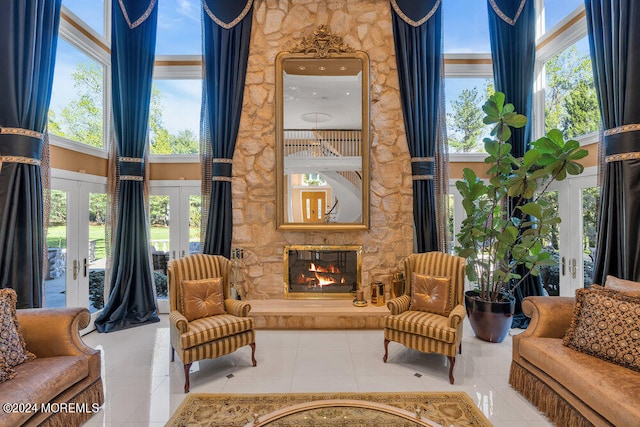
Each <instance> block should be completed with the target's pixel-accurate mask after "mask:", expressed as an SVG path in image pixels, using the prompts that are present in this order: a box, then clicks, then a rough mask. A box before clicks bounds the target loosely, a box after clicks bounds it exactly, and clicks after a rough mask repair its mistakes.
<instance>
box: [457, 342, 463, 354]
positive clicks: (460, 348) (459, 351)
mask: <svg viewBox="0 0 640 427" xmlns="http://www.w3.org/2000/svg"><path fill="white" fill-rule="evenodd" d="M458 354H462V343H460V347H459V348H458Z"/></svg>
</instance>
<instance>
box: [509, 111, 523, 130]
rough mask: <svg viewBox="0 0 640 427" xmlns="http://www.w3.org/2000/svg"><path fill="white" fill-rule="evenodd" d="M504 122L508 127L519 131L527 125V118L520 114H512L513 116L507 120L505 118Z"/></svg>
mask: <svg viewBox="0 0 640 427" xmlns="http://www.w3.org/2000/svg"><path fill="white" fill-rule="evenodd" d="M505 122H506V123H507V124H508V125H509V126H511V127H514V128H516V129H519V128H522V127H525V126H526V125H527V117H526V116H524V115H522V114H514V116H513V117H510V118H509V119H507V118H506V117H505Z"/></svg>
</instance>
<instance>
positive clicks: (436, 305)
mask: <svg viewBox="0 0 640 427" xmlns="http://www.w3.org/2000/svg"><path fill="white" fill-rule="evenodd" d="M450 289H451V277H435V276H427V275H423V274H417V273H413V274H412V275H411V303H410V304H409V310H415V311H426V312H429V313H435V314H440V315H442V316H448V315H449V313H450V312H451V310H452V308H453V294H452V293H451V292H450Z"/></svg>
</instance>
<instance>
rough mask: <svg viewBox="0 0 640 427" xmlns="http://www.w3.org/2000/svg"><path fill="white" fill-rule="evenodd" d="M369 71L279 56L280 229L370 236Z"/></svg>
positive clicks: (364, 66)
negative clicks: (353, 231) (367, 233)
mask: <svg viewBox="0 0 640 427" xmlns="http://www.w3.org/2000/svg"><path fill="white" fill-rule="evenodd" d="M368 67H369V63H368V58H367V56H366V54H364V53H363V52H353V53H339V54H333V55H331V57H330V58H317V57H314V56H313V55H309V54H304V53H295V54H294V53H288V52H283V53H281V54H280V55H278V59H277V66H276V70H277V73H278V76H277V77H278V79H277V82H278V83H277V86H278V87H277V94H278V96H277V100H278V104H279V105H278V123H277V141H278V144H277V145H278V147H277V149H278V171H277V173H278V176H277V178H278V179H277V181H278V183H277V185H278V189H277V190H278V201H277V203H278V215H277V217H278V228H280V229H366V228H368V203H369V197H368V191H369V186H368V177H369V174H368V150H369V143H368V139H369V131H368V128H369V94H368V87H369V86H368V84H369V69H368Z"/></svg>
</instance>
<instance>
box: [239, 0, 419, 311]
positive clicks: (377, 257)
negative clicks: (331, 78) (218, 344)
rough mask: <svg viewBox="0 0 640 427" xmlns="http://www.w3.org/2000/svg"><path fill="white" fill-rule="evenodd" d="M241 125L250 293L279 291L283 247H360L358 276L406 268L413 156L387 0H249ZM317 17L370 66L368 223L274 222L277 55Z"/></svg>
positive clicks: (242, 226)
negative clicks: (319, 226) (281, 225)
mask: <svg viewBox="0 0 640 427" xmlns="http://www.w3.org/2000/svg"><path fill="white" fill-rule="evenodd" d="M254 7H255V10H254V18H253V19H254V22H253V28H252V34H251V46H250V52H249V66H248V72H247V79H246V87H245V97H244V106H243V112H242V118H241V121H240V132H239V135H238V142H237V145H236V152H235V156H234V158H233V208H234V209H233V226H234V233H233V246H234V247H240V248H243V249H244V255H245V258H244V264H245V266H246V268H245V275H244V276H245V277H244V278H245V280H246V287H247V298H248V299H270V298H283V295H284V290H283V278H284V264H283V247H284V246H285V245H289V244H326V245H346V244H349V245H351V244H355V245H361V246H362V247H363V260H362V261H363V262H362V283H363V285H366V284H368V283H369V282H371V281H372V280H379V279H380V277H381V276H382V275H387V274H390V273H392V272H393V271H396V270H398V269H400V268H402V265H401V261H402V259H403V258H404V257H406V256H407V255H409V254H410V253H411V252H412V251H413V216H412V215H413V214H412V211H413V206H412V203H413V199H412V193H411V188H412V184H411V173H410V172H411V170H410V161H409V160H410V158H409V152H408V149H407V142H406V139H405V133H404V123H403V121H402V110H401V106H400V96H399V88H398V76H397V72H396V63H395V58H394V55H395V54H394V47H393V32H392V28H391V13H390V6H389V2H388V1H386V0H329V1H322V2H318V1H315V0H279V1H278V0H255V2H254ZM320 24H325V25H327V27H328V29H329V31H331V32H332V33H335V34H337V35H340V36H342V37H343V39H344V42H345V43H346V44H348V45H350V46H352V47H353V48H354V49H357V50H363V51H365V52H367V54H368V55H369V58H370V67H371V82H370V83H371V90H370V92H371V93H370V102H371V161H370V163H371V164H370V168H371V169H370V170H371V193H370V218H371V229H370V230H368V231H349V232H329V233H327V232H322V233H317V232H292V231H287V232H282V231H277V230H276V226H275V208H276V207H275V197H276V188H275V179H276V176H275V174H276V170H275V156H276V152H275V143H276V142H275V57H276V55H277V54H278V52H280V51H283V50H287V49H288V48H290V47H292V46H293V45H295V44H297V43H298V42H299V41H300V40H301V37H302V36H306V35H310V34H311V33H312V32H313V31H314V30H315V29H316V28H317V27H318V25H320Z"/></svg>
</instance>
